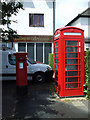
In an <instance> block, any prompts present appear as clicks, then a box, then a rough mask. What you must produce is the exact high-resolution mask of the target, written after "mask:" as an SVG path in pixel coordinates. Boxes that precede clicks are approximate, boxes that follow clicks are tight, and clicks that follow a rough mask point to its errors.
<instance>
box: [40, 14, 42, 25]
mask: <svg viewBox="0 0 90 120" xmlns="http://www.w3.org/2000/svg"><path fill="white" fill-rule="evenodd" d="M40 25H43V15H40Z"/></svg>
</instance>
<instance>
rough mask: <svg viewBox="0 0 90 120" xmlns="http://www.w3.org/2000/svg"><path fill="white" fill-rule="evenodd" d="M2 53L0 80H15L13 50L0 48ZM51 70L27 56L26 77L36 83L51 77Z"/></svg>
mask: <svg viewBox="0 0 90 120" xmlns="http://www.w3.org/2000/svg"><path fill="white" fill-rule="evenodd" d="M0 52H1V53H0V54H2V66H1V65H0V67H1V68H0V69H1V70H0V72H1V73H0V74H2V78H1V79H2V80H16V59H15V55H14V53H15V51H13V50H10V49H9V50H0ZM52 75H53V70H52V68H51V67H50V66H49V65H46V64H41V63H35V62H31V61H30V60H29V59H28V58H27V79H28V80H34V81H35V82H37V83H43V82H45V80H49V79H51V78H52Z"/></svg>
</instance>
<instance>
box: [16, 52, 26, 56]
mask: <svg viewBox="0 0 90 120" xmlns="http://www.w3.org/2000/svg"><path fill="white" fill-rule="evenodd" d="M27 54H28V53H26V52H16V53H14V55H16V56H26V55H27Z"/></svg>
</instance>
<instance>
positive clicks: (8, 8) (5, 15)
mask: <svg viewBox="0 0 90 120" xmlns="http://www.w3.org/2000/svg"><path fill="white" fill-rule="evenodd" d="M0 5H1V7H0V8H1V10H0V15H1V24H2V25H3V28H1V38H2V42H12V47H13V39H14V38H15V37H18V35H17V32H16V31H15V30H13V29H12V28H10V27H9V25H10V24H11V23H12V22H16V21H14V20H10V17H12V15H15V16H16V15H17V13H18V12H19V10H20V9H22V10H24V8H23V4H22V3H21V2H18V1H15V0H13V1H12V0H8V1H7V0H3V1H2V2H0ZM4 25H7V29H4Z"/></svg>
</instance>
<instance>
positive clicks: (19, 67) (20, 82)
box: [15, 52, 27, 95]
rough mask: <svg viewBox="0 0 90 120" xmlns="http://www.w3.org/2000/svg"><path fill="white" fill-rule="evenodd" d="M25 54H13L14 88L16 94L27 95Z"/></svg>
mask: <svg viewBox="0 0 90 120" xmlns="http://www.w3.org/2000/svg"><path fill="white" fill-rule="evenodd" d="M26 55H27V53H24V52H19V53H15V56H16V86H17V94H18V95H25V94H27V62H26Z"/></svg>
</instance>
